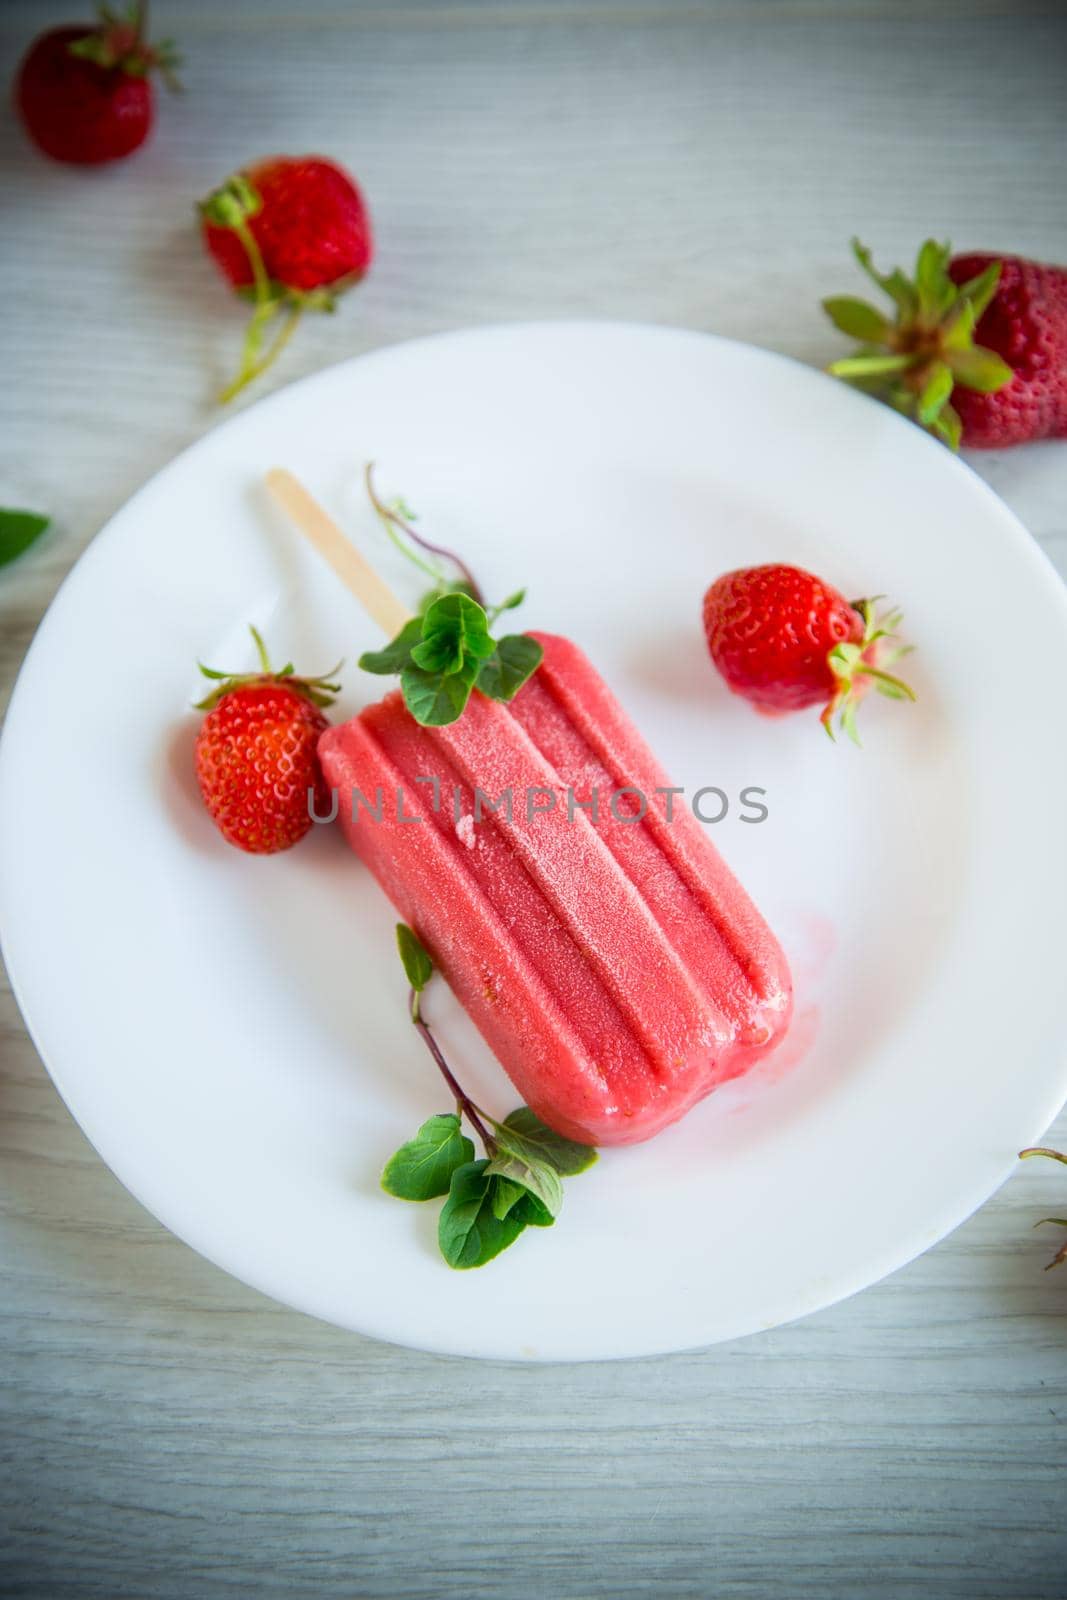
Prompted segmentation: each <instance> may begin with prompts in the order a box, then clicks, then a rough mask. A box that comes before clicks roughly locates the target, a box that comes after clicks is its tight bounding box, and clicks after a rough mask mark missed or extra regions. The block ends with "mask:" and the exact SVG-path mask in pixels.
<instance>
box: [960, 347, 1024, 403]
mask: <svg viewBox="0 0 1067 1600" xmlns="http://www.w3.org/2000/svg"><path fill="white" fill-rule="evenodd" d="M947 360H948V362H949V365H950V366H951V368H952V370H953V372H954V373H955V375H956V381H957V383H962V385H963V387H964V388H965V389H977V390H978V392H979V394H994V393H995V392H996V391H997V390H998V389H1003V388H1004V385H1005V384H1007V383H1010V382H1011V380H1012V378H1014V376H1015V373H1014V372H1013V371H1012V369H1011V367H1009V366H1008V363H1007V362H1006V361H1004V360H1002V358H1001V357H1000V356H998V355H997V353H996V351H995V350H986V349H984V348H983V346H982V345H980V344H976V345H972V346H971V348H970V349H969V350H953V351H951V352H950V353H949V355H948V357H947Z"/></svg>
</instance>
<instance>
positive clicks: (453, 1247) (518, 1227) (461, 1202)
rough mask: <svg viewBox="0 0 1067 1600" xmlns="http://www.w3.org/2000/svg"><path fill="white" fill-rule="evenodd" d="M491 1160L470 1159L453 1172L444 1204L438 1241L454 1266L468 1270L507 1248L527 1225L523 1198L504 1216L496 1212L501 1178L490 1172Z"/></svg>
mask: <svg viewBox="0 0 1067 1600" xmlns="http://www.w3.org/2000/svg"><path fill="white" fill-rule="evenodd" d="M488 1166H489V1162H488V1161H487V1160H482V1161H469V1162H467V1163H466V1165H464V1166H462V1167H457V1168H456V1170H455V1172H453V1174H452V1182H451V1186H450V1188H449V1191H448V1199H447V1200H446V1201H445V1203H444V1205H443V1206H442V1207H441V1215H440V1217H439V1219H438V1223H437V1241H438V1244H439V1245H440V1247H441V1254H442V1255H443V1256H444V1258H445V1260H446V1261H447V1262H448V1265H449V1266H450V1267H455V1268H456V1269H457V1270H459V1271H466V1270H467V1269H469V1268H471V1267H482V1266H484V1265H485V1263H486V1262H487V1261H492V1259H493V1257H494V1256H498V1255H499V1254H500V1252H501V1251H502V1250H506V1249H507V1248H508V1246H509V1245H510V1244H514V1243H515V1240H516V1239H517V1238H518V1237H519V1234H520V1233H522V1231H523V1229H524V1228H525V1227H526V1221H525V1218H524V1217H523V1216H521V1215H519V1209H520V1206H521V1205H522V1200H521V1199H520V1200H519V1201H517V1202H513V1203H512V1204H511V1205H510V1206H509V1207H508V1208H507V1209H506V1211H505V1214H504V1215H503V1216H497V1215H496V1209H498V1207H497V1206H494V1201H495V1200H496V1185H497V1182H498V1180H497V1179H496V1178H495V1177H494V1176H493V1174H492V1173H490V1172H488V1170H487V1169H488Z"/></svg>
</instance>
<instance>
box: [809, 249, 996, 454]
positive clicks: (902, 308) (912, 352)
mask: <svg viewBox="0 0 1067 1600" xmlns="http://www.w3.org/2000/svg"><path fill="white" fill-rule="evenodd" d="M852 252H853V254H854V256H855V257H856V260H857V262H858V263H859V265H860V267H861V268H862V269H863V271H864V272H865V273H866V274H867V276H868V277H869V278H870V279H871V281H872V282H873V283H875V284H876V285H877V286H878V288H879V289H881V290H882V291H883V293H885V294H887V295H888V296H889V298H890V300H891V301H892V310H891V311H889V312H883V311H882V310H880V309H879V308H878V307H876V306H872V305H870V304H869V303H868V302H867V301H866V300H857V299H854V298H853V297H852V296H851V295H831V296H830V298H829V299H827V300H824V301H823V303H822V304H823V310H824V311H825V312H826V314H827V316H828V317H829V318H830V320H831V322H832V323H833V324H834V326H835V328H838V329H840V331H841V332H842V333H846V334H848V335H849V337H850V338H852V339H859V340H860V341H861V344H860V347H859V349H857V350H856V351H855V352H854V353H853V354H852V355H850V356H843V357H842V358H841V359H840V360H839V361H833V362H831V363H830V366H829V367H828V368H827V371H828V372H830V373H832V375H833V376H834V377H835V378H843V379H844V381H845V382H846V383H850V384H852V385H853V386H854V387H855V388H857V389H862V390H864V391H865V392H866V393H868V394H872V395H875V396H876V397H877V398H878V399H880V400H884V401H886V403H887V404H888V405H891V406H893V407H894V408H895V409H896V410H897V411H901V412H903V413H904V415H905V416H908V417H912V418H914V420H915V421H916V422H918V423H919V425H920V427H923V428H925V429H926V430H927V432H929V433H932V434H935V435H936V437H937V438H939V439H941V440H942V441H943V442H944V443H945V444H947V445H948V446H949V447H950V449H952V450H957V449H958V448H959V443H960V438H961V436H962V433H963V424H962V422H961V420H960V416H959V413H958V412H957V411H956V409H955V407H954V406H953V405H952V404H951V398H952V393H953V390H954V389H955V388H956V387H957V386H958V387H959V388H962V389H975V390H977V391H978V392H979V393H981V394H993V393H995V392H996V391H997V390H998V389H1002V388H1004V386H1005V385H1006V384H1008V383H1010V382H1011V380H1012V378H1013V377H1014V373H1013V371H1012V369H1011V367H1010V366H1009V365H1008V363H1007V362H1006V361H1004V360H1003V359H1002V357H1000V356H999V355H998V354H997V353H996V351H995V350H988V349H986V348H985V347H984V346H983V345H979V344H975V342H974V334H975V327H976V325H977V323H978V322H979V321H980V319H981V317H982V313H983V312H984V311H985V310H986V309H987V308H988V306H989V303H990V301H991V300H992V299H993V296H994V295H995V294H996V292H997V285H998V283H999V282H1000V272H1001V263H1000V262H999V261H993V262H990V264H989V265H988V266H987V267H986V268H985V270H984V271H982V272H980V273H978V274H977V275H976V276H975V277H973V278H970V279H968V281H967V282H966V283H960V284H957V283H954V282H953V280H952V277H951V275H950V273H949V267H950V265H951V261H952V250H951V247H950V246H949V245H948V244H939V243H938V242H937V240H936V239H927V240H926V242H925V244H923V245H922V246H921V247H920V249H919V254H918V257H917V259H916V262H915V270H914V273H913V275H912V276H911V277H910V278H909V277H908V275H907V274H906V273H905V272H902V271H901V270H900V268H899V267H895V268H894V269H893V271H892V272H889V273H881V272H879V271H878V270H877V268H876V267H875V265H874V263H873V261H872V259H871V252H870V251H869V250H868V249H867V247H866V245H863V244H861V243H860V241H859V240H858V239H853V241H852Z"/></svg>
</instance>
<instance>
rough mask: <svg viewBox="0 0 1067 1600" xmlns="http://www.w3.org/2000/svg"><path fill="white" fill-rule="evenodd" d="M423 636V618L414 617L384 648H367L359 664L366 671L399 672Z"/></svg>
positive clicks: (384, 674) (384, 673) (385, 673)
mask: <svg viewBox="0 0 1067 1600" xmlns="http://www.w3.org/2000/svg"><path fill="white" fill-rule="evenodd" d="M421 638H422V620H421V618H419V617H412V618H411V619H410V620H409V621H408V622H405V624H404V626H403V627H402V628H401V630H400V632H399V633H398V634H397V636H396V638H395V639H391V640H390V641H389V643H388V644H387V645H386V647H385V649H384V650H365V651H364V652H363V654H362V655H361V656H360V658H359V665H360V666H361V667H362V668H363V670H364V672H376V673H379V674H381V675H382V676H387V675H388V674H390V673H393V672H399V671H400V670H401V669H402V668H403V667H406V666H407V664H408V662H409V661H410V659H411V651H412V648H413V646H415V645H416V644H418V642H419V640H420V639H421Z"/></svg>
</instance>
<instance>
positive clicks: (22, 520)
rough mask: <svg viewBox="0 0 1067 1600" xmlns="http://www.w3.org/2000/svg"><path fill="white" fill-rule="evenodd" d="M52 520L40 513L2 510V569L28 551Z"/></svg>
mask: <svg viewBox="0 0 1067 1600" xmlns="http://www.w3.org/2000/svg"><path fill="white" fill-rule="evenodd" d="M51 520H52V519H51V517H46V516H43V515H42V514H41V513H40V512H39V511H9V510H7V509H0V567H6V566H7V564H8V562H9V561H14V560H15V558H16V557H17V556H20V555H22V553H23V551H24V550H28V549H29V548H30V545H31V544H33V543H34V541H35V540H36V539H39V538H40V536H41V534H42V533H43V532H44V530H45V529H46V528H47V527H48V524H49V523H50V522H51Z"/></svg>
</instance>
